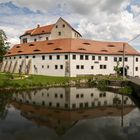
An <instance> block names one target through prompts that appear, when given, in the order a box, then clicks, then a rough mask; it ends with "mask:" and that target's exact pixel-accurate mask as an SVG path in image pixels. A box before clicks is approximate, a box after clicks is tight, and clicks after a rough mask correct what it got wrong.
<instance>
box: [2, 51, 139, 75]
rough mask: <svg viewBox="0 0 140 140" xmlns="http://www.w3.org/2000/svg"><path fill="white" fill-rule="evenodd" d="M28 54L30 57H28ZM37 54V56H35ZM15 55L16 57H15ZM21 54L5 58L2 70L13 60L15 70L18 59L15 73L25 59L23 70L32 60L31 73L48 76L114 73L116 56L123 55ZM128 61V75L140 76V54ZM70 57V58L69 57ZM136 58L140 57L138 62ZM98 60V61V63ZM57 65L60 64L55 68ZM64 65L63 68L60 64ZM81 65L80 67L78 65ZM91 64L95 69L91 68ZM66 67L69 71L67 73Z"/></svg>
mask: <svg viewBox="0 0 140 140" xmlns="http://www.w3.org/2000/svg"><path fill="white" fill-rule="evenodd" d="M50 55H51V56H52V60H50V59H49V56H50ZM57 55H59V56H60V59H59V60H58V59H57ZM65 55H68V60H66V59H65ZM73 55H76V60H74V59H73ZM80 55H83V56H84V60H80ZM85 55H88V60H85ZM93 55H94V56H95V60H92V56H93ZM26 56H28V58H26ZM33 56H35V58H33ZM42 56H45V60H42ZM98 56H101V60H98ZM14 57H15V59H14ZM19 57H20V56H11V57H7V59H4V61H3V65H2V68H1V71H2V72H3V71H4V67H5V63H6V61H8V64H7V67H6V71H8V70H9V66H10V62H11V61H12V65H11V69H10V72H12V71H13V68H14V64H15V62H16V61H17V67H16V70H15V73H18V72H19V67H20V65H21V63H22V61H23V60H24V63H23V65H24V66H23V72H24V71H25V69H26V65H28V62H29V60H31V68H30V74H37V75H48V76H71V77H75V76H78V75H96V74H102V75H109V74H114V73H115V71H114V66H116V62H114V57H117V58H119V57H122V56H121V55H96V54H76V53H71V54H69V53H59V54H36V55H35V54H34V55H21V57H22V58H21V59H20V58H19ZM105 57H108V60H107V61H105ZM126 57H127V58H128V61H127V62H125V66H128V67H129V69H128V70H127V71H128V75H130V76H140V57H139V56H126ZM10 58H11V59H10ZM69 58H70V59H69ZM136 58H138V59H139V61H138V62H136ZM97 62H98V63H97ZM55 65H57V66H58V68H57V69H55ZM61 65H62V66H63V69H61V68H60V66H61ZM77 65H79V67H80V68H79V69H77V68H76V66H77ZM82 65H83V66H84V69H81V66H82ZM100 65H106V69H100ZM91 66H93V67H94V69H91ZM66 67H67V68H68V69H69V71H70V72H69V71H68V72H67V73H66ZM119 67H122V61H121V62H120V65H119ZM136 67H138V71H136ZM35 68H36V69H35Z"/></svg>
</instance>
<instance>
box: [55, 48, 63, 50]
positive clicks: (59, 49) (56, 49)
mask: <svg viewBox="0 0 140 140" xmlns="http://www.w3.org/2000/svg"><path fill="white" fill-rule="evenodd" d="M54 50H62V49H61V48H55V49H54Z"/></svg>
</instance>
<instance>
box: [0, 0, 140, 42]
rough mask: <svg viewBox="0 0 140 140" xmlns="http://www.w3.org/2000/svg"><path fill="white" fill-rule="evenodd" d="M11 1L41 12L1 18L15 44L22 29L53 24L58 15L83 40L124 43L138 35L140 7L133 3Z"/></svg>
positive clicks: (123, 0) (110, 0)
mask: <svg viewBox="0 0 140 140" xmlns="http://www.w3.org/2000/svg"><path fill="white" fill-rule="evenodd" d="M6 1H8V0H0V2H6ZM12 2H13V3H14V4H16V5H18V6H20V7H21V8H23V7H28V8H29V9H30V10H33V11H34V12H36V11H37V10H40V11H41V12H43V13H42V14H37V13H34V14H28V15H23V14H17V15H12V16H11V17H10V16H4V17H1V20H0V22H4V27H5V24H7V28H13V30H15V31H14V32H13V33H12V31H11V30H6V32H8V36H9V38H10V40H11V41H12V42H14V41H15V43H16V39H15V38H17V37H14V36H17V35H18V36H19V35H21V34H22V33H23V31H24V30H25V29H28V28H33V27H35V26H36V24H38V23H41V24H48V23H54V22H55V21H56V20H57V19H58V18H59V16H62V17H63V18H64V19H66V20H67V21H68V22H69V23H70V24H72V25H73V26H75V28H76V29H77V30H78V31H79V32H80V33H81V34H82V35H83V36H84V37H85V38H90V39H95V40H96V39H98V40H114V41H124V40H125V41H127V40H129V39H131V38H133V37H134V36H135V35H136V34H138V33H140V24H139V23H140V7H139V6H138V5H136V4H135V5H133V3H132V0H88V1H86V2H85V0H76V1H75V0H67V1H66V0H61V1H57V0H45V1H44V0H40V1H38V0H30V1H27V0H22V1H20V0H12ZM128 6H130V10H129V9H128V8H127V7H128ZM10 10H11V9H10ZM10 10H9V11H10ZM5 12H6V11H5ZM6 21H8V22H6ZM8 23H9V24H8ZM16 28H17V29H16ZM15 32H16V33H15ZM12 38H14V39H12ZM137 42H138V41H137ZM137 44H138V43H137Z"/></svg>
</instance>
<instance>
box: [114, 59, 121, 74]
mask: <svg viewBox="0 0 140 140" xmlns="http://www.w3.org/2000/svg"><path fill="white" fill-rule="evenodd" d="M116 63H117V64H116V66H115V67H114V71H115V72H116V74H117V76H118V75H119V74H120V67H119V66H120V63H119V61H117V62H116Z"/></svg>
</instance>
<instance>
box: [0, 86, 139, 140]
mask: <svg viewBox="0 0 140 140" xmlns="http://www.w3.org/2000/svg"><path fill="white" fill-rule="evenodd" d="M93 139H94V140H112V139H113V140H139V139H140V111H139V100H138V99H135V98H133V97H131V96H127V95H121V94H117V93H113V92H107V91H106V92H104V91H99V90H98V89H96V88H76V87H71V88H69V87H67V88H61V87H57V88H48V89H40V90H32V91H20V92H16V93H12V94H4V93H0V140H93Z"/></svg>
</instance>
